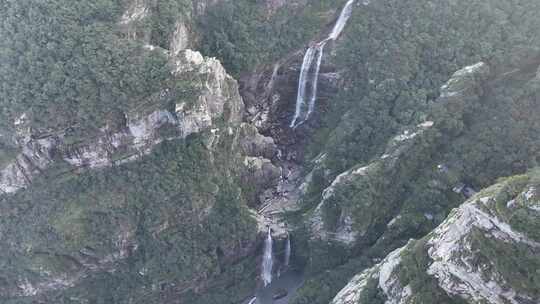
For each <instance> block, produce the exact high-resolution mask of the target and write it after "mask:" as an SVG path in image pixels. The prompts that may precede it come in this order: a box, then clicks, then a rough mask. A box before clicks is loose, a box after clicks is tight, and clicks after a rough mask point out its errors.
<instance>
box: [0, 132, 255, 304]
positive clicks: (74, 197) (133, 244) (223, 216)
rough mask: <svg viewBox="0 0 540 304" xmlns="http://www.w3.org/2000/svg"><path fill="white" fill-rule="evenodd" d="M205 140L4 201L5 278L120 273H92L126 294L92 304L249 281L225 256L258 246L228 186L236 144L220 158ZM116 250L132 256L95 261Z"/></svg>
mask: <svg viewBox="0 0 540 304" xmlns="http://www.w3.org/2000/svg"><path fill="white" fill-rule="evenodd" d="M205 136H206V135H205ZM203 141H204V136H196V137H192V138H190V139H189V140H186V141H176V142H164V143H162V144H160V145H159V146H158V147H157V148H155V150H154V152H152V154H150V155H148V156H146V157H144V158H143V159H141V160H140V161H138V162H134V163H128V164H124V165H121V166H118V167H112V168H109V169H105V170H92V171H87V172H85V173H83V174H80V175H78V174H73V173H69V172H68V173H62V171H61V168H60V167H58V168H56V169H55V168H53V169H50V170H47V171H46V172H44V175H43V176H42V177H40V178H38V179H36V180H35V181H34V183H33V185H32V186H31V187H30V188H29V189H27V190H26V191H22V192H19V193H17V194H16V195H15V196H8V197H6V196H4V197H2V198H1V201H0V205H1V206H2V214H6V212H10V214H12V216H10V217H5V216H4V217H1V218H0V220H1V225H0V227H2V229H3V230H2V234H1V240H0V241H1V242H2V243H3V244H10V245H9V246H6V247H4V248H3V252H4V254H3V258H2V263H3V264H5V265H2V267H0V269H1V272H0V277H3V278H6V279H7V280H8V281H16V280H17V278H18V277H19V275H21V274H31V277H34V278H40V277H43V278H46V277H47V275H45V273H50V274H63V275H67V276H74V275H75V276H76V275H77V273H78V272H79V271H81V270H82V268H83V266H82V265H81V264H80V263H81V261H85V262H86V263H100V265H101V266H99V267H104V269H108V267H113V266H114V267H115V268H116V267H118V269H122V270H121V271H120V273H119V274H110V275H109V274H107V275H105V274H101V273H96V274H95V276H97V277H102V276H105V277H106V282H109V283H108V284H110V286H121V287H122V288H118V289H111V288H102V289H100V290H99V292H95V293H92V294H91V296H90V295H89V298H88V299H89V300H91V299H94V300H95V301H96V302H95V303H110V302H107V299H114V301H113V302H114V303H128V302H129V298H130V297H129V296H128V294H129V293H132V292H134V290H133V289H134V288H135V289H140V288H142V291H140V292H150V290H151V289H149V288H150V286H151V285H152V284H157V286H160V285H163V286H165V287H163V288H164V290H162V291H163V292H165V293H167V292H172V293H174V292H181V290H183V289H185V290H190V288H194V287H196V284H197V282H198V281H199V280H203V279H204V280H207V279H209V278H214V277H215V278H216V280H217V282H220V281H221V282H222V284H223V286H221V287H220V286H216V288H222V289H221V290H226V288H227V287H226V286H229V284H239V282H240V281H242V280H243V279H247V277H246V276H245V270H246V269H254V267H255V265H254V264H253V261H251V262H249V260H246V261H245V262H242V263H241V264H235V265H234V266H231V265H230V263H231V260H229V261H226V260H223V258H224V257H223V256H222V255H223V253H224V252H230V251H231V250H234V249H235V248H237V246H247V245H248V244H250V243H252V242H253V241H254V238H255V223H254V220H253V219H251V217H250V216H249V215H248V210H247V207H246V202H245V200H244V199H243V195H242V192H241V190H240V188H239V187H238V186H237V185H238V184H239V183H238V182H237V181H235V180H234V179H231V178H230V176H238V174H237V173H235V172H234V171H231V169H230V168H235V167H236V166H235V165H234V163H235V162H236V161H237V160H236V158H235V156H234V154H231V153H234V150H233V149H231V147H230V146H229V145H230V144H231V142H232V140H227V139H226V138H224V140H223V141H222V144H221V146H220V147H219V148H218V150H217V151H209V150H207V149H206V148H205V146H204V144H203ZM210 159H213V161H210ZM22 226H24V227H25V229H19V227H22ZM236 244H238V245H236ZM242 244H243V245H242ZM119 251H127V252H132V254H131V255H130V256H129V258H127V259H125V260H119V261H117V262H114V263H112V264H111V263H104V262H97V261H100V260H107V259H108V257H110V256H111V254H113V253H117V252H119ZM81 252H84V254H81ZM228 259H230V257H229V258H228ZM233 260H234V259H233ZM103 263H104V264H103ZM8 265H11V266H8ZM34 265H35V266H34ZM3 266H5V267H3ZM140 273H143V275H141V274H140ZM221 274H223V276H221V277H220V275H221ZM252 275H255V274H251V275H249V276H252ZM97 280H98V279H92V278H88V279H86V280H85V281H84V282H83V283H82V284H83V285H78V286H77V287H76V290H78V291H79V292H80V291H81V290H87V291H90V290H93V289H92V284H98V283H97V282H98V281H97ZM250 281H251V282H252V280H247V281H246V282H250ZM231 282H232V283H231ZM6 284H7V283H6ZM192 284H195V285H194V286H192ZM174 286H179V287H178V289H175V288H177V287H174ZM181 286H183V287H182V288H180V287H181ZM190 286H191V287H190ZM248 287H250V288H251V287H253V286H248ZM2 288H8V286H1V287H0V289H2ZM246 289H247V288H246ZM144 290H146V291H144ZM237 291H238V290H237ZM71 292H74V291H70V290H68V291H67V292H66V293H62V295H63V296H66V295H69V294H71ZM156 292H157V293H159V292H160V291H159V290H157V291H152V292H151V296H152V297H153V296H155V295H156ZM75 294H76V293H75ZM80 295H81V294H79V296H80ZM238 296H241V294H238ZM66 297H67V296H66ZM110 297H112V298H110ZM100 301H104V302H100ZM66 303H71V302H66ZM146 303H158V302H157V300H156V302H146ZM222 303H232V302H222Z"/></svg>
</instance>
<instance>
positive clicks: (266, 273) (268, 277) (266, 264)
mask: <svg viewBox="0 0 540 304" xmlns="http://www.w3.org/2000/svg"><path fill="white" fill-rule="evenodd" d="M273 264H274V256H273V251H272V231H271V229H270V227H268V235H267V236H266V240H265V241H264V252H263V261H262V279H263V283H264V286H267V285H268V284H270V283H271V282H272V267H273Z"/></svg>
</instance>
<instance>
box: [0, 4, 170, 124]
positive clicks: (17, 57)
mask: <svg viewBox="0 0 540 304" xmlns="http://www.w3.org/2000/svg"><path fill="white" fill-rule="evenodd" d="M121 9H122V7H121V6H120V4H119V1H116V0H101V1H81V0H76V1H71V0H53V1H46V2H43V1H35V0H23V1H0V19H1V20H2V23H1V24H0V33H1V35H2V39H1V40H0V82H1V83H2V85H1V86H0V109H1V110H0V124H1V125H0V128H4V129H7V130H11V128H12V124H13V121H14V120H15V118H17V117H19V116H20V115H21V114H22V113H23V112H24V113H27V114H28V118H29V119H30V122H31V126H32V127H34V128H36V129H37V130H44V131H51V130H53V131H58V130H63V129H65V128H67V127H74V128H76V129H77V130H84V132H91V131H92V130H94V129H95V128H99V127H101V126H103V125H104V124H105V122H106V121H107V119H108V118H109V119H111V117H110V115H111V114H114V113H117V112H119V111H122V110H125V109H126V108H129V107H133V106H134V105H136V104H137V102H139V101H141V100H144V99H145V98H146V97H148V96H149V95H151V94H152V93H156V92H158V91H159V90H160V89H162V88H163V87H164V85H163V81H164V80H165V79H167V78H169V73H168V72H169V69H168V68H167V66H166V62H167V61H166V58H165V57H164V55H163V54H162V53H160V52H148V51H145V50H143V49H142V46H141V44H140V43H138V42H136V41H131V40H128V39H125V38H123V37H122V35H121V34H120V33H119V32H118V30H117V29H116V22H117V20H119V17H120V14H121Z"/></svg>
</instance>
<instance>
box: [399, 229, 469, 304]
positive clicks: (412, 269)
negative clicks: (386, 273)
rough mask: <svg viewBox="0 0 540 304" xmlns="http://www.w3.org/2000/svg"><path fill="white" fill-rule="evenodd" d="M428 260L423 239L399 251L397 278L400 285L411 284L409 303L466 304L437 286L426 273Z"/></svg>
mask: <svg viewBox="0 0 540 304" xmlns="http://www.w3.org/2000/svg"><path fill="white" fill-rule="evenodd" d="M430 262H431V259H430V258H429V256H428V253H427V249H426V240H425V239H423V240H420V241H417V242H414V243H413V244H411V245H410V246H408V247H407V248H406V249H405V251H404V252H402V253H401V264H400V266H399V267H400V268H399V280H400V284H401V286H407V285H410V286H411V290H412V292H413V296H412V298H411V302H410V303H415V304H430V303H440V304H466V303H467V302H466V301H465V300H463V299H461V298H459V297H449V296H448V294H447V293H446V292H445V291H444V290H442V289H441V288H440V287H439V285H438V282H437V279H436V278H434V277H432V276H430V275H428V274H427V269H428V266H429V264H430Z"/></svg>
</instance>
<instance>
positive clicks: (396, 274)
mask: <svg viewBox="0 0 540 304" xmlns="http://www.w3.org/2000/svg"><path fill="white" fill-rule="evenodd" d="M537 184H538V172H532V173H530V174H528V175H526V176H517V177H512V178H508V179H505V180H504V181H501V182H500V183H499V184H497V185H495V186H492V187H490V188H487V189H485V190H483V191H481V192H480V193H478V194H477V195H475V196H474V197H473V198H471V199H470V200H468V201H467V202H465V203H464V204H463V205H462V206H461V207H459V208H457V209H455V210H454V211H453V212H452V213H451V214H450V215H449V217H448V218H447V219H446V220H445V221H444V222H443V223H442V224H441V225H440V226H439V227H438V228H437V229H435V230H434V231H433V232H432V233H430V234H429V235H428V236H427V237H426V238H424V239H422V240H420V241H411V242H409V244H408V245H407V246H405V247H403V248H401V249H398V250H396V251H394V252H393V253H391V254H390V255H389V256H388V257H387V258H386V259H385V260H383V261H382V262H381V263H380V264H378V265H377V266H374V267H373V268H370V269H368V270H366V271H364V272H362V273H361V274H359V275H358V276H356V277H355V278H354V279H352V280H351V281H350V283H349V284H348V285H347V286H346V287H345V288H344V289H343V290H342V291H341V292H340V293H339V294H338V295H337V296H336V297H335V298H334V300H333V301H332V304H353V303H354V304H356V303H362V304H363V303H366V304H368V303H370V302H369V297H367V296H366V295H368V294H376V293H377V292H376V290H379V292H380V293H382V294H383V295H384V297H385V298H386V301H385V303H396V304H397V303H421V302H420V301H421V299H422V296H426V293H429V294H431V298H430V299H431V300H432V301H434V302H433V303H439V301H441V298H440V297H441V296H442V297H447V298H448V297H449V298H460V299H462V300H465V301H466V302H467V303H479V302H481V303H484V302H485V303H493V304H502V303H515V304H522V303H537V302H538V301H539V299H540V296H539V290H538V286H539V285H538V281H537V280H538V274H537V273H536V270H535V268H534V267H532V268H531V265H530V263H533V264H534V265H537V263H539V262H540V260H539V259H538V252H540V243H539V242H538V241H539V239H538V236H537V234H535V233H532V234H531V232H532V231H531V230H529V229H531V228H532V227H534V226H535V225H537V224H535V222H536V221H537V220H538V218H537V214H534V213H529V212H527V211H525V210H526V209H527V205H528V204H529V203H531V202H537V201H538V193H537V192H536V191H535V190H531V189H536V188H535V187H536V186H537ZM523 212H525V213H523ZM513 217H519V219H515V218H513ZM524 228H525V230H524ZM533 229H534V228H533ZM493 250H494V252H493ZM423 256H425V258H424V257H423ZM411 261H417V262H418V261H425V262H422V263H423V264H421V265H416V264H414V263H413V264H411ZM508 267H510V268H508ZM533 268H534V269H533ZM420 272H422V273H420ZM420 278H422V279H420ZM415 280H424V281H425V280H431V281H432V282H434V283H435V286H437V287H436V288H440V291H437V290H433V289H434V288H435V287H433V286H431V285H430V286H421V284H420V285H419V284H418V283H416V282H415ZM370 281H371V282H374V283H375V284H368V283H369V282H370ZM422 284H426V283H425V282H424V283H422ZM362 295H364V297H362Z"/></svg>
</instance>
